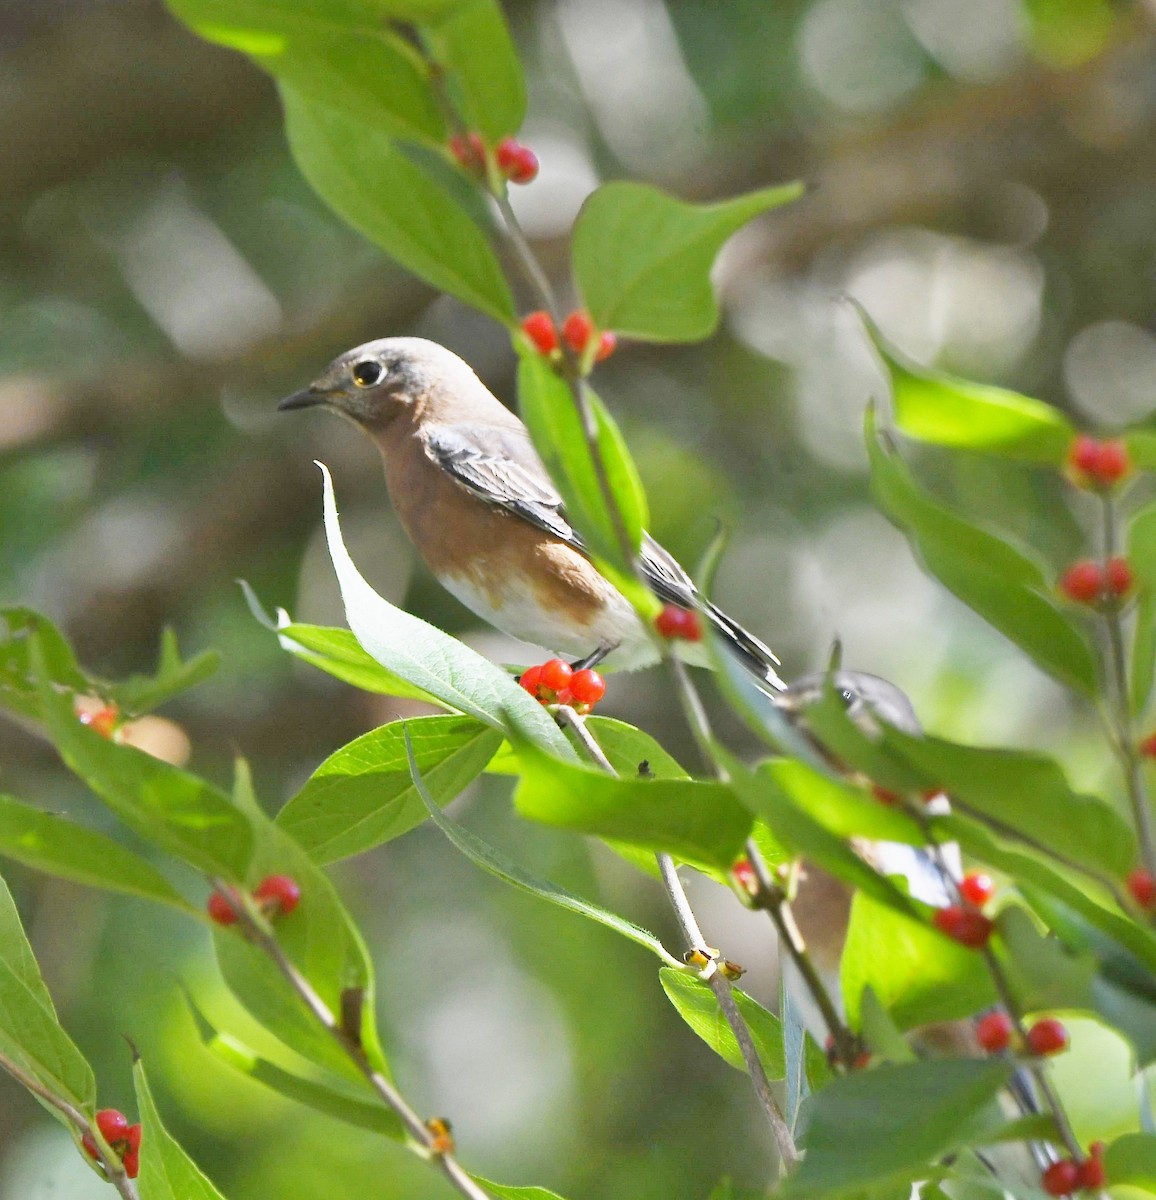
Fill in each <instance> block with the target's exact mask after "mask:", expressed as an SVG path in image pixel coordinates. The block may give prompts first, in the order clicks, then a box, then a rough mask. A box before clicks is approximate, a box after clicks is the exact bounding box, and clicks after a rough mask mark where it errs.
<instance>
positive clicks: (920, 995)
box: [840, 892, 996, 1029]
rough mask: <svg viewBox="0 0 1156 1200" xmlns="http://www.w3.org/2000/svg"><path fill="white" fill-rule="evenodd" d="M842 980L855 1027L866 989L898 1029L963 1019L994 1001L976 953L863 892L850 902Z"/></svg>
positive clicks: (985, 971) (843, 992)
mask: <svg viewBox="0 0 1156 1200" xmlns="http://www.w3.org/2000/svg"><path fill="white" fill-rule="evenodd" d="M840 982H841V991H842V994H843V1002H844V1004H845V1005H846V1010H847V1020H848V1021H849V1022H850V1024H851V1027H852V1028H853V1029H858V1028H859V1005H860V1001H861V999H862V996H863V992H864V990H865V989H867V988H870V989H871V991H872V992H873V993H874V994H875V996H876V997H877V998H878V1000H879V1002H880V1003H881V1004H882V1005H883V1007H884V1008H885V1009H886V1011H887V1012H888V1013H889V1014H890V1016H891V1018H892V1019H893V1020H894V1021H895V1022H896V1024H897V1025H898V1026H899V1027H900V1028H901V1029H913V1028H915V1027H916V1026H917V1025H926V1024H930V1023H931V1022H933V1021H955V1020H961V1019H963V1018H964V1017H969V1016H971V1015H972V1013H975V1012H978V1011H979V1010H980V1009H981V1008H983V1007H984V1006H986V1005H989V1004H992V1003H994V1001H995V998H996V997H995V989H994V987H993V985H992V982H991V976H990V974H989V972H988V970H987V966H986V964H985V963H984V961H983V959H982V958H981V957H980V955H978V954H976V953H975V952H974V951H972V950H968V949H967V948H966V947H964V946H960V945H958V944H957V943H955V942H952V941H949V940H948V939H947V938H945V937H943V936H942V935H941V934H939V933H938V932H937V931H936V930H934V929H932V928H931V927H930V926H927V925H921V924H919V923H917V922H915V921H910V920H907V919H906V918H904V917H901V916H899V915H898V914H897V913H896V912H895V911H894V910H893V909H892V908H890V907H888V906H887V905H883V904H879V903H878V902H877V901H875V900H873V899H872V898H871V897H870V896H868V895H866V894H865V893H863V892H857V893H856V894H855V897H854V899H853V900H852V902H851V920H850V924H849V926H848V929H847V940H846V942H845V943H844V946H843V957H842V961H841V964H840Z"/></svg>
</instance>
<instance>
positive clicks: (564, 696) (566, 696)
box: [554, 688, 574, 704]
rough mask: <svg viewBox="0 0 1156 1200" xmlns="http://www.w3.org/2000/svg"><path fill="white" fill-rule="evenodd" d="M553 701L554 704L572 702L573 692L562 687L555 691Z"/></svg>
mask: <svg viewBox="0 0 1156 1200" xmlns="http://www.w3.org/2000/svg"><path fill="white" fill-rule="evenodd" d="M554 703H555V704H573V703H574V694H573V692H571V691H570V689H569V688H563V689H562V690H561V691H560V692H556V693H555V695H554Z"/></svg>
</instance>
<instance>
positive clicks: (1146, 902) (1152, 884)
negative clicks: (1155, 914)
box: [1126, 867, 1156, 908]
mask: <svg viewBox="0 0 1156 1200" xmlns="http://www.w3.org/2000/svg"><path fill="white" fill-rule="evenodd" d="M1126 882H1127V884H1128V891H1130V892H1131V893H1132V899H1133V900H1135V901H1136V903H1137V904H1138V905H1140V907H1141V908H1156V875H1153V874H1152V872H1151V871H1145V870H1144V868H1143V867H1137V868H1136V869H1135V870H1134V871H1129V872H1128V879H1127V881H1126Z"/></svg>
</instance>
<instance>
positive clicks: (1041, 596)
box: [867, 409, 1096, 696]
mask: <svg viewBox="0 0 1156 1200" xmlns="http://www.w3.org/2000/svg"><path fill="white" fill-rule="evenodd" d="M867 455H868V459H869V461H870V464H871V489H872V493H873V495H874V496H875V500H876V502H877V503H878V505H879V507H880V508H881V509H882V511H883V513H884V514H885V515H886V516H887V517H888V518H889V519H890V520H891V521H892V522H893V523H894V524H895V525H896V526H897V527H898V528H899V529H901V530H902V531H903V532H904V533H905V534H906V535H907V538H908V540H909V541H910V542H911V543H912V546H913V547H914V548H915V549H916V550H917V551H918V552H919V554H920V557H921V558H922V559H923V563H924V565H925V566H926V567H927V569H928V570H929V571H930V572H931V573H932V574H933V575H934V576H935V577H936V578H937V579H938V580H939V581H940V582H941V583H942V584H943V585H944V586H945V587H946V588H948V590H949V591H952V592H954V593H955V595H957V596H958V597H959V598H960V599H961V600H962V601H963V602H964V603H965V604H967V605H968V606H969V607H970V608H973V609H974V610H975V611H976V612H977V613H978V614H979V615H980V616H981V617H983V618H984V620H986V621H987V622H988V623H989V624H991V625H993V626H994V627H995V628H996V629H998V630H999V632H1000V633H1002V634H1003V635H1004V636H1005V637H1007V638H1009V639H1010V640H1011V641H1013V642H1015V644H1016V645H1017V646H1019V647H1020V648H1021V649H1022V650H1023V651H1025V652H1026V653H1027V654H1029V655H1030V656H1031V658H1032V659H1033V660H1034V661H1035V662H1036V663H1037V664H1038V665H1039V666H1040V667H1042V668H1043V669H1044V670H1045V671H1048V672H1049V673H1050V674H1052V675H1054V676H1055V677H1056V678H1057V679H1059V680H1060V681H1061V682H1063V683H1065V684H1067V685H1068V686H1070V687H1072V688H1075V689H1076V690H1077V691H1079V692H1082V693H1083V694H1085V695H1088V696H1094V695H1095V694H1096V665H1095V658H1094V656H1093V653H1092V650H1091V647H1090V645H1089V643H1088V639H1087V636H1086V634H1085V633H1084V632H1083V631H1082V630H1081V629H1079V628H1077V627H1076V625H1074V624H1073V623H1072V621H1070V620H1069V618H1068V616H1067V614H1066V613H1065V612H1064V611H1062V610H1061V609H1060V608H1059V606H1058V605H1057V603H1056V602H1055V601H1053V599H1052V598H1051V595H1050V585H1049V583H1048V581H1047V580H1046V579H1045V578H1044V574H1043V572H1042V571H1041V570H1040V568H1039V566H1037V565H1036V564H1035V563H1034V562H1032V561H1031V560H1030V559H1028V558H1026V557H1025V556H1024V555H1023V554H1021V553H1020V552H1019V551H1018V550H1016V549H1014V548H1013V547H1012V546H1010V545H1009V544H1008V543H1007V542H1004V541H1002V540H1001V539H1000V538H998V537H996V536H995V535H994V534H991V533H987V532H985V531H984V530H982V529H979V528H978V527H977V526H975V525H972V524H970V523H969V522H967V521H965V520H964V519H963V518H962V517H960V516H958V515H956V514H955V513H953V512H950V511H949V510H948V509H946V508H943V507H942V506H941V505H939V504H937V503H936V502H935V501H933V500H931V499H930V498H929V497H928V496H927V495H926V494H925V493H924V492H922V491H921V490H920V489H919V487H918V486H917V485H916V483H915V481H914V479H913V478H912V476H911V474H910V472H909V471H908V470H907V468H906V466H905V465H904V464H903V462H902V460H901V459H900V458H899V456H898V455H897V454H895V453H894V451H892V450H890V449H888V448H886V447H885V445H884V443H883V441H881V439H880V438H879V437H877V436H876V432H875V417H874V411H873V410H872V409H868V413H867Z"/></svg>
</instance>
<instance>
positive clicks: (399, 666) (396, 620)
mask: <svg viewBox="0 0 1156 1200" xmlns="http://www.w3.org/2000/svg"><path fill="white" fill-rule="evenodd" d="M318 465H319V466H321V472H322V475H323V476H324V481H325V482H324V486H325V536H326V538H327V539H328V542H329V555H330V558H332V560H333V569H334V570H335V571H336V573H337V581H338V583H339V584H340V586H341V598H342V601H343V602H344V604H345V616H346V619H347V620H348V621H349V627H350V629H352V630H353V633H354V635H355V636H356V638H357V640H358V641H359V642H360V643H361V645H362V646H363V647H364V649H365V650H366V651H367V652H368V653H369V654H370V655H371V656H372V657H373V658H374V659H375V660H376V661H377V662H379V663H381V665H382V666H384V667H385V668H386V669H387V670H389V671H392V672H394V673H395V674H397V675H400V676H401V677H402V678H403V679H407V680H409V682H410V683H412V684H414V685H415V686H416V687H419V688H421V689H422V691H425V692H428V693H429V694H430V695H431V696H436V697H437V698H438V699H439V700H441V701H442V702H443V703H444V704H446V705H448V706H449V707H450V708H453V709H456V710H457V711H458V712H462V713H466V714H468V715H469V716H472V717H476V718H477V719H478V720H479V721H482V722H484V723H485V724H487V725H489V726H490V727H491V728H492V729H497V730H498V731H499V732H501V733H503V734H505V735H506V736H510V735H511V734H515V735H517V736H520V737H522V738H523V739H529V740H531V741H533V742H534V743H535V744H536V745H539V746H542V747H543V748H545V749H548V750H549V751H550V752H551V753H552V754H556V755H558V756H559V757H561V758H563V759H570V760H574V759H575V758H576V757H577V756H576V754H575V752H574V750H573V748H572V747H571V745H570V743H569V742H568V741H567V740H566V737H565V735H564V734H563V733H562V731H561V730H560V729H559V728H558V726H557V725H556V724H555V723H554V720H553V718H551V716H550V715H549V713H547V712H546V710H545V709H544V708H543V707H542V705H540V704H539V703H538V702H537V701H536V700H534V699H532V698H531V696H530V694H529V693H528V692H525V691H523V690H522V688H520V687H519V686H518V685H517V684H516V683H515V682H514V680H513V679H512V678H511V676H510V675H508V674H507V673H506V672H505V671H503V670H502V669H501V668H500V667H497V666H495V665H494V664H493V663H492V662H490V661H489V659H486V658H483V657H482V656H481V655H480V654H478V653H476V652H475V651H473V650H471V649H470V648H469V647H468V646H465V645H463V644H462V643H461V642H459V641H458V640H457V639H456V638H452V637H450V636H449V634H446V633H442V631H441V630H440V629H436V628H435V627H434V626H433V625H430V624H428V623H427V622H425V621H422V620H420V619H419V618H418V617H414V616H411V615H410V614H409V613H407V612H403V611H402V610H401V609H400V608H395V607H394V605H392V604H390V603H389V601H387V600H385V599H383V598H382V597H381V596H379V595H378V594H377V593H376V592H375V591H374V590H373V588H371V587H370V586H369V584H368V583H366V582H365V580H364V579H363V578H362V576H361V574H360V572H359V571H358V570H357V567H356V566H355V565H354V563H353V559H352V558H350V557H349V551H348V550H347V549H346V548H345V543H344V542H343V541H342V540H341V524H340V522H339V520H338V517H337V501H336V500H335V498H334V495H333V480H332V479H331V478H330V476H329V470H328V468H327V467H325V466H324V465H322V464H318Z"/></svg>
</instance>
